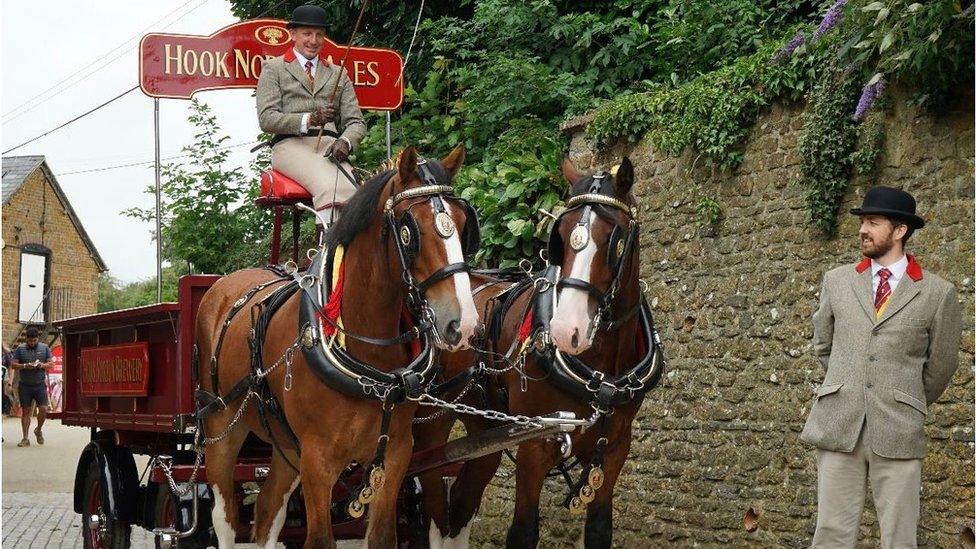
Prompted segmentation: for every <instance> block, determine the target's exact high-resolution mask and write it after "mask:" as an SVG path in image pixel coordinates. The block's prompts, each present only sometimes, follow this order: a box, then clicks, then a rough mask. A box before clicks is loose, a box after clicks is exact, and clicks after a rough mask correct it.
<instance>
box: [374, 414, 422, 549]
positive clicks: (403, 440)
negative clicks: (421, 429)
mask: <svg viewBox="0 0 976 549" xmlns="http://www.w3.org/2000/svg"><path fill="white" fill-rule="evenodd" d="M399 416H400V417H396V416H394V420H393V421H392V423H391V425H390V433H391V436H390V439H389V443H388V445H387V447H386V456H385V459H384V463H383V467H384V469H385V470H386V483H385V484H383V487H382V488H380V490H379V492H378V493H377V494H376V499H374V500H373V502H372V503H370V504H369V523H368V525H367V526H366V547H369V548H370V549H394V548H395V547H396V546H397V544H396V527H397V495H398V494H399V493H400V484H401V483H402V481H403V476H404V474H406V472H407V466H408V465H409V464H410V456H411V452H412V450H413V433H412V432H411V429H410V421H411V420H412V419H413V414H407V413H401V414H399ZM400 433H402V435H400V436H397V435H398V434H400Z"/></svg>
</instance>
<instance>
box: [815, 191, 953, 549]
mask: <svg viewBox="0 0 976 549" xmlns="http://www.w3.org/2000/svg"><path fill="white" fill-rule="evenodd" d="M851 213H852V214H854V215H857V216H859V217H860V219H861V229H860V239H861V252H862V253H863V254H864V256H865V257H864V259H863V260H862V261H861V262H860V263H856V264H851V265H845V266H843V267H838V268H836V269H833V270H832V271H829V272H828V273H827V274H826V275H825V276H824V280H823V288H822V290H821V293H820V307H819V309H818V310H817V312H816V313H815V314H814V315H813V326H814V334H813V351H814V354H815V355H816V356H817V358H818V359H819V360H820V362H821V363H822V364H823V366H824V368H826V375H825V376H824V381H823V384H821V386H820V387H819V388H818V389H817V391H816V400H815V402H814V404H813V407H812V409H811V410H810V416H809V417H808V418H807V422H806V425H805V426H804V428H803V433H802V434H801V435H800V438H801V439H802V440H803V441H805V442H808V443H810V444H812V445H813V446H815V447H816V448H817V456H816V460H817V528H816V532H815V533H814V537H813V547H854V545H855V543H856V541H857V533H858V525H859V523H860V520H861V511H862V509H863V507H864V497H865V484H866V483H867V482H868V481H870V483H871V493H872V496H873V497H874V505H875V508H876V510H877V515H878V523H879V525H880V527H881V546H882V547H884V548H885V549H891V548H903V547H916V546H917V541H916V529H917V525H918V517H919V493H920V490H921V481H922V458H923V457H924V456H925V452H926V448H925V446H926V436H925V430H924V424H925V418H926V416H927V415H928V413H929V406H930V405H931V404H932V403H933V402H935V401H936V400H938V398H939V395H941V394H942V392H943V391H944V390H945V388H946V386H947V385H948V384H949V380H950V378H951V377H952V374H953V373H954V372H955V371H956V368H957V367H958V365H959V336H960V318H959V316H960V313H959V310H960V308H959V302H958V301H957V300H956V290H955V288H954V287H953V286H952V284H950V283H949V282H946V281H945V280H943V279H942V278H939V277H938V276H936V275H935V274H933V273H932V272H930V271H923V270H922V267H921V265H920V264H919V262H918V260H917V259H916V258H915V257H914V256H912V255H906V253H905V243H906V242H907V241H908V239H909V237H911V235H912V233H913V232H914V231H915V230H917V229H921V228H922V227H923V226H924V225H925V222H924V221H923V220H922V218H920V217H918V216H917V215H915V198H914V197H912V195H910V194H908V193H907V192H904V191H901V190H898V189H893V188H890V187H874V188H872V189H870V190H869V191H868V192H867V194H866V195H865V197H864V203H863V205H862V206H861V207H860V208H854V209H853V210H851Z"/></svg>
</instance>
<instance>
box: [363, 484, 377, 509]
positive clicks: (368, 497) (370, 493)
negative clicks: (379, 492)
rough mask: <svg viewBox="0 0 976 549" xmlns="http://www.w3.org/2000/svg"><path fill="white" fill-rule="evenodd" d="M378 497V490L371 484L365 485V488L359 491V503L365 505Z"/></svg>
mask: <svg viewBox="0 0 976 549" xmlns="http://www.w3.org/2000/svg"><path fill="white" fill-rule="evenodd" d="M375 498H376V490H373V488H372V487H371V486H363V489H362V490H360V491H359V503H362V504H363V505H366V504H369V503H371V502H372V501H373V500H374V499H375Z"/></svg>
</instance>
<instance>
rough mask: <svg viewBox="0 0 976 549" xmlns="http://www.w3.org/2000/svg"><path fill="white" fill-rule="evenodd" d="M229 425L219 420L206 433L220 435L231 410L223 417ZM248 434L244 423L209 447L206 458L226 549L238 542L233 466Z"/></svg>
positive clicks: (215, 521)
mask: <svg viewBox="0 0 976 549" xmlns="http://www.w3.org/2000/svg"><path fill="white" fill-rule="evenodd" d="M221 415H222V416H224V417H226V418H227V419H226V421H219V419H220V418H219V416H218V417H215V418H214V419H213V420H212V421H209V422H207V431H206V432H207V433H218V432H220V431H221V430H223V429H224V428H226V426H227V424H228V423H229V422H230V419H231V418H232V417H233V415H232V414H231V413H230V410H224V411H223V412H222V413H221ZM247 434H248V430H247V428H245V427H244V423H243V422H241V423H238V424H237V425H236V426H235V427H234V429H232V430H231V432H230V433H228V435H227V437H226V438H224V439H223V440H221V441H219V442H215V443H212V444H209V445H207V447H206V449H205V450H204V458H205V460H206V465H207V479H208V481H209V482H210V486H211V487H212V488H213V496H214V503H213V513H212V515H211V517H212V519H213V527H214V532H215V533H216V534H217V544H218V547H220V548H221V549H224V548H226V547H233V546H234V540H235V539H236V538H237V491H236V490H235V489H234V465H235V464H236V463H237V455H238V454H239V453H240V450H241V446H243V445H244V440H245V439H246V438H247Z"/></svg>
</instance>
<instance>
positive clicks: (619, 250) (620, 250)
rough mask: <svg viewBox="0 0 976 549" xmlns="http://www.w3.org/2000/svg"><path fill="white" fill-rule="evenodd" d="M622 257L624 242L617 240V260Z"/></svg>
mask: <svg viewBox="0 0 976 549" xmlns="http://www.w3.org/2000/svg"><path fill="white" fill-rule="evenodd" d="M622 255H624V241H623V240H618V241H617V258H618V259H619V258H620V256H622Z"/></svg>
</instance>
